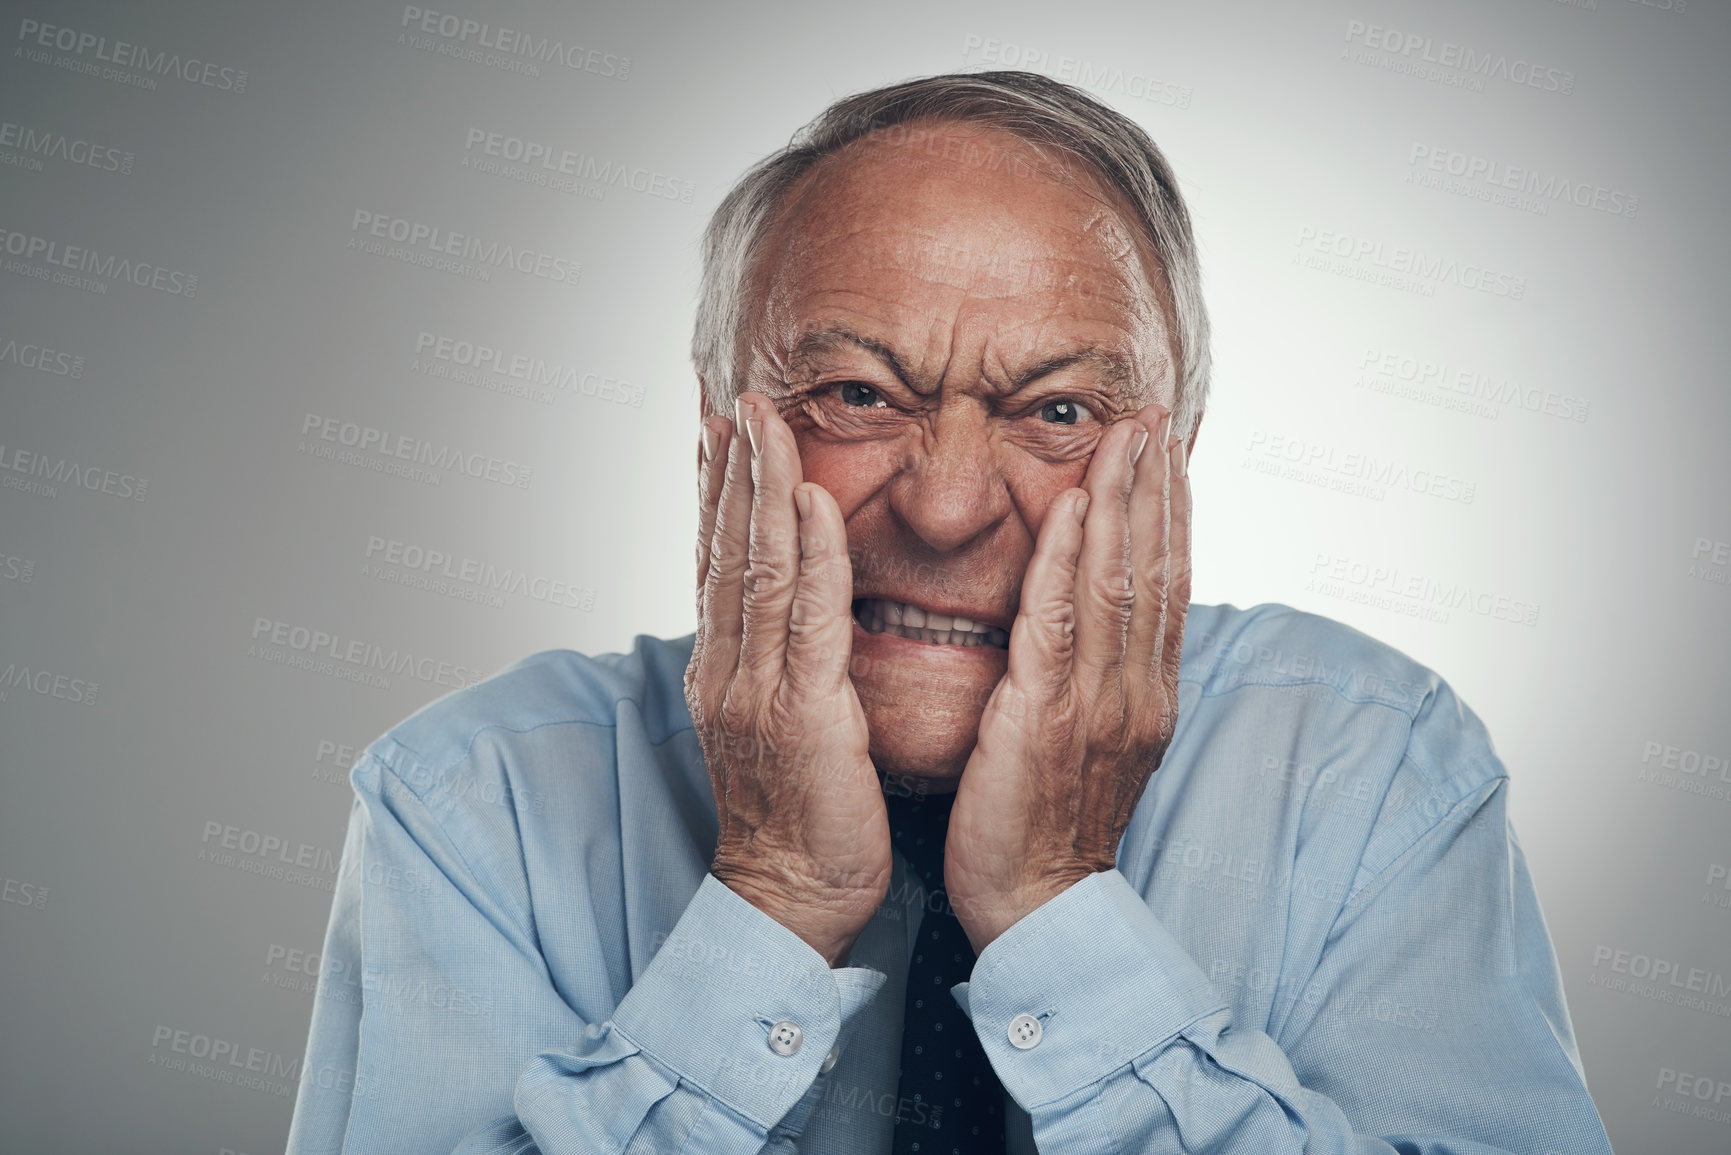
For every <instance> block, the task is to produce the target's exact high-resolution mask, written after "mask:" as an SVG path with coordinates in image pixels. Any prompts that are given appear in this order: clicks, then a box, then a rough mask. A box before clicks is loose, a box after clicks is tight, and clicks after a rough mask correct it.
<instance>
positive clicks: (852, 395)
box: [841, 381, 889, 408]
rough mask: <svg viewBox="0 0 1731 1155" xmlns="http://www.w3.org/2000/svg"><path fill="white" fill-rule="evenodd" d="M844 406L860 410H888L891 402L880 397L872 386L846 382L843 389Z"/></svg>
mask: <svg viewBox="0 0 1731 1155" xmlns="http://www.w3.org/2000/svg"><path fill="white" fill-rule="evenodd" d="M841 400H842V404H843V405H852V406H856V407H859V408H887V407H888V406H889V402H887V401H885V400H884V399H883V398H882V397H879V396H878V391H877V390H876V389H873V388H872V387H871V386H870V385H862V384H860V383H859V382H858V381H845V382H843V383H842V387H841Z"/></svg>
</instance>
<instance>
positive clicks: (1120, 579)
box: [1088, 566, 1136, 612]
mask: <svg viewBox="0 0 1731 1155" xmlns="http://www.w3.org/2000/svg"><path fill="white" fill-rule="evenodd" d="M1088 596H1089V597H1090V598H1091V599H1092V600H1093V601H1095V602H1097V603H1098V604H1100V605H1103V606H1105V607H1106V608H1108V609H1111V610H1116V611H1120V612H1124V611H1128V610H1129V609H1130V607H1132V606H1133V605H1135V604H1136V578H1135V574H1134V572H1133V571H1132V570H1131V569H1130V567H1129V566H1123V567H1118V566H1113V567H1112V568H1111V569H1109V570H1107V571H1106V572H1104V573H1100V574H1097V575H1095V576H1093V577H1091V578H1090V579H1089V580H1088Z"/></svg>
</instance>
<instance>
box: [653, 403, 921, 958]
mask: <svg viewBox="0 0 1731 1155" xmlns="http://www.w3.org/2000/svg"><path fill="white" fill-rule="evenodd" d="M737 419H738V425H737V426H736V425H735V423H734V422H730V421H728V420H727V419H726V418H724V417H709V418H705V420H704V446H703V448H702V451H701V452H700V463H699V467H698V487H699V509H700V511H701V512H700V514H699V524H698V544H697V642H696V646H695V648H694V649H693V651H692V655H691V664H690V666H689V667H687V669H686V672H685V701H686V704H687V705H688V706H689V707H690V709H691V717H692V719H693V720H694V721H695V722H696V724H697V735H698V739H699V741H700V742H701V744H702V747H703V758H704V762H705V764H706V765H707V767H708V770H709V778H710V783H711V785H712V786H713V787H714V789H715V806H716V811H717V813H718V814H719V815H720V820H721V825H720V832H719V835H718V837H717V842H716V849H715V859H714V861H713V863H712V864H711V866H710V872H711V873H712V874H714V875H715V876H716V877H717V878H718V879H720V880H721V881H722V882H724V883H726V884H727V885H728V886H729V887H730V888H732V889H733V891H734V892H735V893H737V894H739V895H740V896H741V897H743V898H744V899H746V901H748V902H750V903H751V904H752V905H753V906H755V907H757V908H758V909H759V910H761V911H763V912H764V913H765V914H767V915H769V916H770V917H771V918H773V919H775V920H776V921H777V922H779V923H781V924H782V925H783V926H785V927H787V928H788V929H789V930H791V931H793V932H794V933H795V934H797V935H798V936H799V937H800V938H801V939H803V940H805V942H807V943H808V944H810V945H811V947H812V948H813V949H814V950H816V951H817V952H818V953H819V954H821V955H823V957H824V958H825V959H827V960H828V961H829V964H830V965H831V966H832V967H833V966H841V965H843V964H844V963H845V961H846V959H847V956H848V953H849V951H850V950H851V949H852V947H853V943H854V940H855V939H856V938H858V937H859V933H860V931H862V930H863V929H864V928H865V926H866V923H867V922H869V921H870V920H871V918H872V916H873V915H874V914H876V913H877V910H878V908H879V906H880V905H881V904H882V902H883V900H884V895H885V894H886V893H887V891H888V889H889V878H890V838H889V818H888V815H887V813H886V811H885V808H884V801H883V789H882V786H881V785H880V783H879V781H878V777H877V772H876V770H874V769H873V767H872V763H871V759H870V758H869V757H868V756H867V753H866V750H867V742H868V738H867V733H866V721H865V713H864V711H863V710H861V709H860V704H859V698H858V697H857V696H856V695H855V693H854V688H853V683H852V682H851V681H850V680H849V678H848V662H849V658H850V656H851V654H852V652H853V570H852V567H851V565H850V564H849V561H848V553H847V529H846V526H845V524H844V523H843V520H842V515H841V509H840V507H839V506H837V505H836V502H835V498H833V497H831V496H830V494H829V493H828V492H827V491H825V490H824V489H823V488H822V487H821V486H819V485H815V484H812V483H806V482H802V480H801V478H802V476H803V474H802V472H801V469H800V460H799V449H798V446H797V445H796V444H795V442H794V438H793V431H792V430H790V429H789V428H788V427H787V423H786V422H784V421H783V420H782V419H781V417H780V415H779V414H778V413H777V412H776V409H775V405H774V404H773V403H772V402H771V401H770V400H769V399H768V398H766V397H764V396H763V395H762V394H761V393H754V392H746V393H742V394H741V395H740V397H739V405H738V410H737Z"/></svg>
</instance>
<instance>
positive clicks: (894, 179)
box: [289, 72, 1609, 1155]
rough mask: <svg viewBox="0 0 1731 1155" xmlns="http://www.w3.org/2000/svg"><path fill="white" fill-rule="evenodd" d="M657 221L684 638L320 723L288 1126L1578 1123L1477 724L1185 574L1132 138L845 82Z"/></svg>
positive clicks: (1177, 422) (1359, 638) (1482, 1134)
mask: <svg viewBox="0 0 1731 1155" xmlns="http://www.w3.org/2000/svg"><path fill="white" fill-rule="evenodd" d="M704 258H705V261H704V275H703V276H704V279H703V295H702V302H701V305H700V307H699V313H698V323H697V333H696V337H695V341H694V356H695V360H696V364H697V369H698V375H699V377H700V379H701V382H702V404H703V413H704V418H703V427H702V433H701V447H700V454H699V456H700V467H699V477H700V491H701V496H700V533H699V539H698V550H697V553H698V621H699V625H698V629H697V632H696V634H695V636H694V637H690V638H685V639H681V640H678V641H663V640H658V639H654V638H648V637H641V638H639V639H638V640H637V644H636V647H635V649H634V650H633V651H632V652H631V653H630V654H625V655H605V656H602V657H597V658H586V657H582V656H580V655H577V654H573V653H569V652H550V653H545V654H540V655H537V656H535V657H532V658H529V659H526V660H525V661H523V662H521V663H519V664H518V665H516V666H514V667H512V668H511V669H509V670H506V671H504V672H503V673H501V674H499V675H497V676H495V677H494V678H492V679H490V680H489V681H487V682H484V683H482V684H481V685H479V686H476V687H472V688H470V689H468V690H465V691H461V692H459V693H456V694H453V695H451V696H449V697H447V698H445V699H443V700H441V701H438V702H436V703H434V704H432V705H431V706H429V707H427V708H426V709H424V710H422V711H421V712H419V713H418V714H416V715H415V716H414V717H412V718H410V719H409V720H408V721H406V722H404V723H403V724H401V725H400V726H398V727H396V728H395V729H393V730H392V731H391V732H390V733H388V734H386V735H385V736H384V737H383V738H381V739H379V740H378V741H377V742H376V743H374V744H373V745H372V747H370V749H369V750H368V753H367V756H366V758H365V759H364V760H363V761H362V762H361V763H360V764H359V765H358V766H357V767H356V768H355V771H354V774H353V781H354V787H355V792H356V796H357V797H356V802H355V806H354V810H353V815H352V818H351V822H350V825H349V833H348V840H347V844H346V846H345V847H344V852H343V853H344V857H343V869H342V873H341V882H340V885H339V887H338V890H337V894H336V898H335V902H334V905H333V909H332V912H331V922H330V929H329V932H328V936H327V940H326V944H325V951H324V963H323V978H322V982H321V984H320V991H319V996H318V1002H317V1004H316V1007H315V1010H314V1014H313V1024H312V1034H311V1038H310V1041H309V1044H308V1051H307V1058H306V1062H305V1066H304V1072H303V1076H302V1086H301V1094H300V1099H299V1101H298V1103H297V1104H296V1109H295V1116H294V1124H293V1130H292V1132H291V1135H290V1140H289V1148H290V1150H291V1151H292V1152H296V1153H310V1152H327V1151H345V1152H369V1153H370V1152H383V1151H403V1152H419V1153H426V1152H434V1151H439V1152H444V1151H460V1152H465V1153H480V1152H497V1153H501V1155H503V1153H506V1152H510V1153H520V1152H527V1151H540V1152H544V1153H547V1155H576V1153H579V1152H583V1153H589V1152H676V1151H682V1152H691V1153H701V1155H733V1153H738V1155H745V1153H747V1152H758V1151H766V1150H767V1151H783V1152H787V1151H794V1150H801V1151H810V1152H819V1153H824V1155H828V1153H832V1152H833V1153H855V1152H860V1153H863V1152H891V1151H894V1152H918V1153H920V1155H951V1153H952V1152H953V1153H956V1155H963V1153H971V1152H982V1151H992V1152H996V1151H1005V1150H1009V1151H1012V1152H1018V1153H1025V1152H1033V1151H1035V1150H1038V1151H1041V1152H1048V1153H1051V1152H1059V1153H1063V1155H1088V1153H1093V1152H1100V1153H1105V1152H1120V1153H1121V1152H1155V1151H1186V1152H1220V1153H1223V1155H1224V1153H1228V1152H1231V1153H1241V1155H1252V1153H1254V1155H1277V1153H1280V1152H1294V1153H1296V1152H1300V1151H1306V1152H1322V1151H1329V1152H1396V1151H1398V1152H1406V1153H1419V1152H1423V1153H1429V1155H1443V1153H1445V1152H1447V1153H1462V1152H1501V1151H1507V1152H1517V1151H1518V1152H1529V1153H1535V1155H1536V1153H1539V1152H1559V1153H1567V1155H1590V1153H1595V1152H1608V1151H1609V1146H1608V1144H1607V1143H1606V1139H1605V1134H1604V1130H1603V1128H1602V1126H1601V1124H1600V1121H1599V1118H1598V1115H1597V1113H1596V1112H1595V1110H1594V1107H1593V1104H1592V1101H1591V1099H1590V1098H1589V1097H1588V1094H1587V1089H1586V1085H1585V1082H1584V1079H1583V1076H1582V1072H1581V1064H1580V1059H1579V1056H1578V1054H1577V1052H1576V1048H1575V1042H1574V1037H1573V1033H1572V1031H1571V1028H1570V1025H1569V1017H1568V1012H1567V1009H1566V1007H1565V1005H1564V1001H1563V995H1562V990H1561V986H1560V983H1559V980H1558V976H1557V968H1556V962H1555V957H1554V954H1553V951H1552V948H1551V944H1550V941H1549V939H1548V937H1547V934H1546V930H1545V925H1544V922H1543V920H1542V918H1541V915H1540V913H1539V907H1538V904H1537V901H1536V899H1535V896H1534V891H1533V886H1532V882H1531V879H1530V878H1529V875H1528V872H1527V869H1526V865H1525V861H1524V859H1523V858H1522V855H1521V851H1520V847H1519V844H1518V843H1517V842H1516V841H1515V838H1514V835H1513V833H1512V831H1511V830H1510V828H1509V825H1508V818H1507V811H1506V799H1507V777H1506V773H1505V771H1504V769H1503V767H1502V765H1501V763H1500V762H1499V761H1498V760H1497V757H1496V755H1495V754H1494V753H1493V752H1492V748H1491V744H1490V740H1489V738H1488V737H1487V735H1486V734H1485V731H1484V729H1483V727H1482V726H1481V725H1480V723H1479V721H1478V719H1477V718H1475V717H1474V716H1473V715H1472V714H1471V713H1470V712H1469V711H1468V710H1467V709H1466V707H1465V706H1463V705H1462V704H1461V703H1460V701H1459V700H1458V699H1457V698H1456V697H1455V696H1454V694H1453V693H1451V692H1450V690H1449V688H1448V686H1447V685H1446V684H1445V683H1444V682H1443V681H1442V680H1441V679H1440V678H1438V677H1437V676H1436V675H1435V674H1433V673H1431V672H1430V671H1428V670H1426V669H1424V668H1422V667H1420V666H1418V665H1417V664H1415V663H1414V662H1412V661H1411V660H1409V659H1407V658H1406V657H1404V656H1402V655H1401V654H1399V653H1397V652H1395V651H1393V650H1392V649H1390V648H1388V647H1387V646H1383V645H1380V644H1378V643H1376V642H1374V641H1372V640H1371V639H1369V638H1367V637H1365V636H1363V635H1362V634H1359V633H1356V632H1355V631H1352V630H1350V629H1347V628H1346V627H1344V626H1341V625H1338V624H1335V623H1333V622H1330V621H1328V620H1326V619H1323V618H1318V617H1315V616H1312V615H1309V614H1303V613H1298V612H1295V611H1293V610H1290V609H1288V608H1285V607H1282V606H1272V605H1268V606H1259V607H1255V608H1253V609H1249V610H1240V609H1237V608H1234V607H1232V606H1192V605H1190V597H1189V595H1190V581H1189V572H1190V567H1189V547H1190V532H1189V522H1190V488H1189V484H1190V483H1189V480H1188V478H1187V477H1186V472H1185V461H1186V458H1187V455H1188V452H1189V448H1190V446H1191V444H1192V443H1193V442H1194V439H1195V437H1196V431H1197V426H1198V423H1199V421H1200V419H1201V415H1202V406H1203V400H1204V393H1205V389H1206V384H1207V376H1208V363H1209V361H1208V352H1207V325H1206V320H1205V315H1204V312H1203V306H1202V299H1201V293H1200V289H1199V285H1198V272H1197V262H1196V255H1195V250H1194V245H1193V242H1192V239H1191V234H1190V227H1189V221H1188V218H1187V216H1186V213H1185V210H1184V207H1183V204H1182V202H1181V200H1180V198H1179V195H1178V192H1177V188H1176V184H1175V181H1174V179H1173V177H1172V175H1171V173H1170V171H1169V170H1168V169H1167V166H1166V164H1165V161H1164V159H1163V158H1162V157H1161V155H1160V153H1159V151H1158V150H1157V149H1156V148H1155V146H1154V145H1153V143H1152V142H1151V141H1149V140H1148V138H1147V137H1146V136H1145V135H1144V134H1143V133H1142V131H1141V130H1140V129H1138V128H1137V127H1136V126H1135V125H1133V124H1132V123H1131V122H1129V121H1128V120H1126V119H1125V118H1123V117H1121V116H1119V115H1117V114H1116V113H1114V112H1112V111H1111V110H1109V109H1107V108H1105V107H1103V106H1101V105H1100V104H1098V103H1096V102H1095V101H1093V100H1091V99H1090V98H1088V97H1087V96H1085V95H1083V94H1082V93H1080V92H1078V91H1076V90H1075V89H1073V88H1069V87H1067V86H1065V85H1062V84H1058V83H1056V82H1053V81H1049V80H1046V79H1044V78H1041V77H1038V76H1034V75H1030V74H1026V73H1009V72H1005V73H982V74H973V75H961V76H938V77H931V78H927V79H922V80H916V81H912V82H908V83H905V84H900V85H895V86H892V87H889V88H885V89H881V90H878V91H874V92H869V93H865V94H863V95H859V96H854V97H850V98H848V99H845V100H843V101H841V102H840V103H838V104H837V105H835V106H834V107H832V108H830V109H829V110H828V111H827V112H825V113H824V115H823V116H821V117H820V118H819V119H818V120H817V121H816V122H814V123H813V125H811V126H810V127H809V128H808V129H806V130H805V131H804V132H803V133H802V134H801V135H800V136H799V137H798V138H796V140H795V142H794V144H793V145H791V146H790V147H789V148H788V149H785V150H783V151H782V152H780V153H777V154H776V155H774V156H771V157H769V158H768V159H766V160H765V161H763V162H762V163H760V164H758V165H757V166H755V167H754V168H753V169H752V170H751V171H750V172H748V173H747V174H746V175H745V177H744V178H742V180H741V181H740V183H739V184H738V185H737V186H736V187H735V188H734V190H733V191H732V192H731V193H730V194H729V195H728V197H727V198H726V199H725V200H724V201H723V203H722V205H721V207H720V208H719V209H718V210H717V212H716V215H715V218H714V220H713V222H712V223H711V225H710V228H709V232H708V234H707V238H706V246H705V252H704ZM723 414H731V415H732V417H731V419H729V418H728V417H727V416H723Z"/></svg>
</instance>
